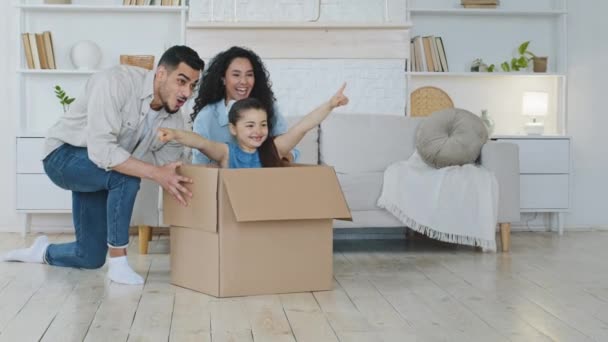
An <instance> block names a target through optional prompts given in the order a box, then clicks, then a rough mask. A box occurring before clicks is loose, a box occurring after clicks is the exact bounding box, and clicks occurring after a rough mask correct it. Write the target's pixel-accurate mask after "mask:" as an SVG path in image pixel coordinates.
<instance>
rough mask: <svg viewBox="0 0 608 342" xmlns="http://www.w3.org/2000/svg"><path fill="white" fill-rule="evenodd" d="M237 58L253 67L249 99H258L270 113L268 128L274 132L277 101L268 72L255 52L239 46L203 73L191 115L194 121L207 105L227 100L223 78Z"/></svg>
mask: <svg viewBox="0 0 608 342" xmlns="http://www.w3.org/2000/svg"><path fill="white" fill-rule="evenodd" d="M235 58H246V59H248V60H249V62H250V63H251V66H252V67H253V76H254V78H255V83H254V85H253V89H252V90H251V93H250V94H249V97H253V98H256V99H258V100H259V101H260V102H261V103H262V104H263V105H264V107H265V109H266V113H268V128H269V130H272V123H273V121H274V102H275V101H276V99H275V97H274V93H273V92H272V83H271V82H270V76H269V74H268V70H266V67H265V66H264V63H262V60H261V59H260V57H259V56H258V55H256V54H255V52H253V51H251V50H249V49H247V48H244V47H239V46H233V47H231V48H230V49H228V50H226V51H222V52H220V53H219V54H217V55H216V56H215V57H214V58H213V59H212V60H211V62H210V63H209V67H208V68H207V69H206V70H205V72H203V79H202V83H201V86H200V88H199V91H198V96H197V97H196V100H195V101H194V112H193V113H192V114H190V117H191V118H192V121H194V119H196V115H197V114H198V112H200V110H201V109H203V108H204V107H205V106H206V105H208V104H211V103H215V102H217V101H220V100H224V99H225V98H226V87H225V85H224V82H223V80H222V79H223V78H224V76H225V75H226V70H227V69H228V66H229V65H230V63H232V61H233V60H234V59H235Z"/></svg>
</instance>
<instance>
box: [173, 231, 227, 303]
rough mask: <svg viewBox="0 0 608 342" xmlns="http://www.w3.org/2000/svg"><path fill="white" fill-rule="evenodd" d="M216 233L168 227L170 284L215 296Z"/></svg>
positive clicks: (217, 271)
mask: <svg viewBox="0 0 608 342" xmlns="http://www.w3.org/2000/svg"><path fill="white" fill-rule="evenodd" d="M218 243H219V239H218V234H217V233H210V232H206V231H201V230H198V229H192V228H182V227H171V283H172V284H174V285H177V286H181V287H185V288H188V289H192V290H195V291H199V292H203V293H207V294H210V295H213V296H216V297H217V296H219V278H218V277H219V260H218V259H219V244H218Z"/></svg>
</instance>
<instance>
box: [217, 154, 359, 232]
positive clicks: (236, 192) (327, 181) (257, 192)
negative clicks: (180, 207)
mask: <svg viewBox="0 0 608 342" xmlns="http://www.w3.org/2000/svg"><path fill="white" fill-rule="evenodd" d="M220 178H221V181H220V183H223V184H224V185H225V187H226V191H227V192H228V196H229V198H230V204H231V206H232V208H233V209H234V213H235V215H236V220H237V221H238V222H251V221H268V220H273V221H275V220H276V221H278V220H302V219H334V218H336V219H346V220H350V219H352V218H351V214H350V210H349V209H348V206H347V204H346V200H345V199H344V194H343V193H342V189H341V188H340V184H339V183H338V179H337V177H336V173H335V172H334V170H333V169H332V168H331V167H325V166H317V167H283V168H263V169H233V170H226V169H224V170H221V171H220Z"/></svg>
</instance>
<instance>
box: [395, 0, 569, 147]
mask: <svg viewBox="0 0 608 342" xmlns="http://www.w3.org/2000/svg"><path fill="white" fill-rule="evenodd" d="M566 16H567V8H566V1H565V0H539V1H527V0H509V1H504V0H503V1H501V3H500V5H499V7H498V8H496V9H470V8H462V7H461V5H460V0H408V1H407V7H406V20H407V21H408V22H411V24H412V29H411V31H410V35H411V37H414V36H418V35H420V36H428V35H434V36H440V37H442V40H443V44H444V46H445V52H446V56H447V60H448V66H449V70H450V71H449V72H412V71H406V72H405V78H406V84H407V86H406V89H407V93H406V94H407V99H408V100H407V108H406V113H407V114H408V115H409V113H410V106H409V102H410V95H411V93H412V92H413V91H414V90H415V89H417V88H419V87H423V86H435V87H438V88H440V89H442V90H444V91H445V92H446V93H448V95H450V97H451V98H452V100H453V102H454V105H455V106H456V107H459V108H464V109H467V110H470V111H472V112H474V113H478V114H479V113H480V112H481V109H487V110H488V112H489V113H490V115H491V116H492V118H493V119H494V120H495V122H496V128H495V134H511V135H513V134H520V133H521V131H522V130H523V125H524V123H525V122H526V121H527V120H528V119H527V118H525V117H524V116H522V115H521V102H522V95H523V92H525V91H546V92H548V93H549V101H550V103H549V111H550V114H549V115H548V116H547V117H546V119H545V130H546V132H547V133H549V134H566V133H567V127H566V82H567V79H566V65H567V61H566V55H567V54H566V47H567V40H566V33H565V32H566V24H567V23H566ZM528 40H529V41H531V43H530V46H529V50H530V51H532V52H533V53H535V54H536V55H538V56H548V70H547V72H546V73H534V72H532V70H531V68H530V70H526V71H523V72H503V71H502V70H501V68H500V64H501V63H502V62H503V61H510V60H511V58H512V57H514V56H516V52H517V51H516V50H517V47H518V46H519V45H520V44H521V43H522V42H525V41H528ZM476 58H481V59H482V60H483V61H484V62H485V63H486V64H488V65H489V64H494V65H495V66H496V69H495V72H492V73H486V72H482V73H478V72H470V71H469V70H470V65H471V63H472V62H473V60H475V59H476Z"/></svg>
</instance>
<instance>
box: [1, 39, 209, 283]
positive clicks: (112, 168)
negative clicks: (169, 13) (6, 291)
mask: <svg viewBox="0 0 608 342" xmlns="http://www.w3.org/2000/svg"><path fill="white" fill-rule="evenodd" d="M203 67H204V62H203V61H202V60H201V59H200V57H199V56H198V54H197V53H196V52H195V51H194V50H192V49H190V48H189V47H186V46H173V47H171V48H170V49H168V50H167V51H166V52H165V53H164V54H163V56H162V57H161V59H160V61H159V63H158V66H157V68H156V70H153V71H147V70H144V69H142V68H137V67H132V66H123V65H121V66H116V67H114V68H111V69H109V70H106V71H102V72H100V73H97V74H95V75H93V76H92V77H91V78H90V79H89V80H88V82H87V84H86V87H85V91H84V94H83V95H81V96H80V97H79V98H78V99H77V100H76V101H75V102H74V103H73V104H72V106H71V108H70V110H69V111H68V112H67V113H66V114H65V115H64V116H63V117H61V118H60V119H59V121H58V122H57V123H56V124H55V125H54V126H53V127H52V128H51V129H50V130H49V133H48V137H47V139H46V142H45V154H46V155H45V159H44V161H43V164H44V170H45V172H46V173H47V175H48V176H49V178H51V180H52V181H53V182H54V183H55V184H57V185H58V186H60V187H61V188H64V189H66V190H71V191H72V216H73V221H74V227H75V230H76V241H74V242H71V243H62V244H49V242H48V238H47V237H46V236H41V237H38V238H37V239H36V240H35V242H34V244H33V245H32V246H31V247H30V248H25V249H19V250H14V251H11V252H9V253H8V254H7V255H6V256H5V258H4V259H5V260H7V261H22V262H39V263H48V264H50V265H56V266H64V267H78V268H87V269H94V268H99V267H101V266H103V265H104V263H105V261H106V254H107V252H108V248H109V254H110V259H109V269H108V276H109V278H110V279H111V280H112V281H115V282H117V283H123V284H134V285H137V284H143V282H144V280H143V278H142V277H141V276H140V275H138V274H137V273H135V272H134V271H133V269H131V267H130V266H129V264H128V263H127V258H126V254H127V253H126V247H127V245H128V243H129V223H130V221H131V215H132V213H133V205H134V203H135V197H136V195H137V191H138V190H139V183H140V179H141V178H146V179H150V180H152V181H155V182H156V183H158V184H160V185H161V186H162V187H163V188H164V189H165V190H167V191H168V192H169V193H171V194H172V195H173V196H174V197H175V198H176V199H177V200H178V201H179V202H181V203H182V204H184V205H186V204H187V202H186V201H187V199H188V198H189V197H190V196H192V194H191V193H190V192H189V191H188V190H187V189H186V188H185V187H184V186H183V185H182V184H183V183H187V182H191V180H190V179H188V178H186V177H182V176H179V175H178V174H177V173H176V168H177V167H178V166H179V165H181V163H180V162H179V160H180V158H181V157H182V152H183V147H182V146H181V145H178V144H171V143H167V144H165V143H162V142H160V141H159V140H158V139H157V138H156V133H157V130H158V128H159V127H168V128H183V127H184V118H183V116H182V113H181V111H180V108H181V107H182V106H183V104H184V103H185V102H186V101H187V100H188V98H189V97H190V96H191V95H192V92H193V89H194V88H195V86H196V84H197V82H198V80H199V75H200V73H201V70H202V69H203ZM144 155H145V156H146V157H151V158H152V159H153V160H154V164H149V163H146V162H143V161H142V159H143V157H144Z"/></svg>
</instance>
